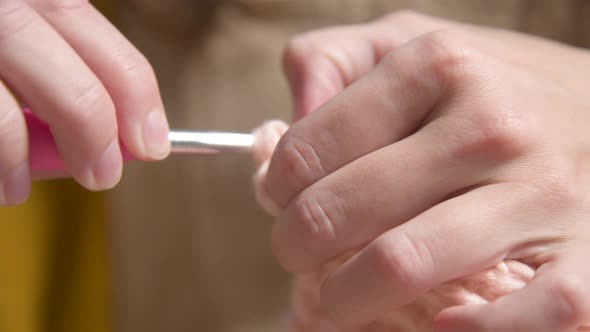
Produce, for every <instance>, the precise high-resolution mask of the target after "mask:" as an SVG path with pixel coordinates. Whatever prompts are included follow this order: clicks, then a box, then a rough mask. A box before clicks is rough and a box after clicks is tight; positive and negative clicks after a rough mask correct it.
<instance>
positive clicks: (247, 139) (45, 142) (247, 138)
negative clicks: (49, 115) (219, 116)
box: [23, 110, 254, 172]
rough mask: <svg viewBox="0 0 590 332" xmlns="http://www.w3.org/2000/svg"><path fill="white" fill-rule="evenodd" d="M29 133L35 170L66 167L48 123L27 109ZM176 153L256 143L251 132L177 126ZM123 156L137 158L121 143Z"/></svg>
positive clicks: (246, 148)
mask: <svg viewBox="0 0 590 332" xmlns="http://www.w3.org/2000/svg"><path fill="white" fill-rule="evenodd" d="M23 112H24V115H25V120H26V122H27V129H28V134H29V159H30V166H31V169H32V170H33V171H42V172H56V171H57V172H59V171H63V170H64V169H65V166H64V164H63V162H62V160H61V157H60V155H59V153H58V151H57V147H56V145H55V143H54V141H53V136H52V134H51V131H50V129H49V127H48V126H47V124H46V123H44V122H43V121H41V120H39V119H38V118H37V117H35V116H34V115H33V114H32V113H31V112H30V111H28V110H24V111H23ZM169 139H170V141H171V145H172V153H175V154H195V155H216V154H225V153H250V152H252V145H253V144H254V136H253V135H251V134H238V133H230V132H207V131H187V130H173V131H171V132H170V134H169ZM121 153H122V156H123V160H125V161H130V160H133V159H135V158H134V157H133V155H131V154H130V153H129V152H128V151H127V149H126V148H125V147H124V146H121Z"/></svg>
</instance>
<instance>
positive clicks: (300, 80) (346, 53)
mask: <svg viewBox="0 0 590 332" xmlns="http://www.w3.org/2000/svg"><path fill="white" fill-rule="evenodd" d="M448 25H449V24H448V23H447V22H444V21H442V20H436V19H434V18H431V17H428V16H424V15H420V14H417V13H414V12H411V11H399V12H396V13H394V14H390V15H387V16H385V17H383V18H381V19H379V20H377V21H375V22H372V23H368V24H358V25H348V26H341V27H332V28H327V29H322V30H318V31H314V32H308V33H305V34H302V35H299V36H296V37H294V38H293V39H292V40H290V41H289V43H288V44H287V47H286V48H285V52H284V56H283V67H284V71H285V74H286V75H287V79H288V80H289V83H290V87H291V90H292V95H293V97H294V102H295V118H296V119H297V120H298V119H300V118H302V117H303V116H306V115H307V114H309V113H311V112H312V111H314V110H315V109H317V108H318V107H320V106H321V105H322V104H324V103H325V102H326V101H328V100H329V99H331V98H332V97H334V96H336V95H337V94H338V93H339V92H341V91H342V90H343V89H344V88H345V87H347V86H349V85H350V84H352V83H353V82H355V81H357V80H358V79H359V78H361V77H362V76H364V75H365V74H367V73H368V72H370V71H371V70H372V69H373V67H374V66H375V65H376V64H377V62H379V61H380V59H381V58H382V57H383V56H384V55H385V54H387V53H389V52H390V51H392V50H393V49H395V48H396V47H398V46H400V45H402V44H404V43H406V42H407V41H409V40H411V39H413V38H415V37H417V36H419V35H421V34H424V33H426V32H430V31H434V30H438V29H441V28H443V27H446V26H448Z"/></svg>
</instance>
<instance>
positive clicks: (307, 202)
mask: <svg viewBox="0 0 590 332" xmlns="http://www.w3.org/2000/svg"><path fill="white" fill-rule="evenodd" d="M342 207H343V205H342V204H340V202H339V200H338V198H337V197H336V196H335V195H333V194H328V193H322V194H320V193H303V194H302V195H300V196H299V197H298V198H297V199H296V200H295V202H294V203H293V207H292V213H293V220H294V221H295V223H296V225H297V229H298V233H299V236H300V239H301V241H302V246H303V247H304V248H306V249H307V251H308V252H310V253H316V254H321V253H322V252H323V251H324V248H326V243H329V242H331V241H333V240H334V239H336V238H337V236H338V233H337V227H338V224H339V223H340V222H341V220H342V218H343V217H344V211H343V209H342Z"/></svg>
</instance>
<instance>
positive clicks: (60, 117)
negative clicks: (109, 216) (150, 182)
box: [0, 0, 170, 206]
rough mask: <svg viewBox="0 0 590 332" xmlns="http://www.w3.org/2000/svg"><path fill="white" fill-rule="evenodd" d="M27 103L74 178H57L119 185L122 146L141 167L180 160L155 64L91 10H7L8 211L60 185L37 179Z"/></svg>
mask: <svg viewBox="0 0 590 332" xmlns="http://www.w3.org/2000/svg"><path fill="white" fill-rule="evenodd" d="M7 87H10V90H11V91H12V92H11V91H9V89H8V88H7ZM14 95H16V96H18V97H19V100H18V101H17V100H16V99H15V98H14V97H13V96H14ZM21 103H22V104H25V105H26V106H28V107H30V108H31V110H32V111H33V112H34V113H35V115H36V116H37V117H38V118H40V119H41V120H43V121H44V122H45V123H47V124H48V125H49V127H50V129H51V132H52V136H53V139H54V141H55V144H56V146H57V150H58V151H59V153H60V156H61V159H62V160H63V162H64V164H65V166H66V168H67V170H66V172H65V173H60V174H54V175H55V176H60V177H61V176H71V177H73V178H74V179H75V180H76V181H78V182H79V183H80V184H81V185H83V186H84V187H86V188H87V189H90V190H103V189H108V188H111V187H113V186H114V185H115V184H116V183H117V182H118V181H119V179H120V176H121V171H122V156H121V147H120V146H121V145H124V146H125V147H126V148H127V149H128V150H129V152H130V153H131V154H132V155H133V156H134V157H135V158H137V159H141V160H159V159H163V158H165V157H166V156H167V155H168V153H169V151H170V142H169V141H168V123H167V120H166V116H165V114H164V107H163V105H162V100H161V98H160V93H159V89H158V84H157V82H156V78H155V75H154V72H153V70H152V68H151V66H150V64H149V63H148V61H147V60H146V58H145V57H144V56H143V55H142V54H141V53H140V52H139V51H138V50H137V49H135V47H133V46H132V45H131V44H130V43H129V41H127V40H126V39H125V38H124V37H123V35H122V34H121V33H120V32H119V31H117V29H116V28H115V27H114V26H112V25H111V24H110V22H108V20H106V19H105V18H104V17H103V16H102V15H101V14H100V13H99V12H98V11H97V10H96V9H95V8H94V7H93V6H92V5H91V4H90V3H89V2H88V1H87V0H68V1H56V0H26V1H24V0H3V1H0V206H2V205H16V204H20V203H22V202H23V201H24V200H26V198H27V196H28V194H29V188H30V183H31V179H37V178H40V177H43V178H47V177H51V176H54V175H52V174H46V173H44V174H37V173H34V172H32V171H31V168H30V165H29V144H28V143H29V142H28V133H27V128H26V124H25V120H24V117H23V113H22V110H21V106H22V105H21Z"/></svg>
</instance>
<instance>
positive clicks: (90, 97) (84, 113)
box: [64, 80, 115, 126]
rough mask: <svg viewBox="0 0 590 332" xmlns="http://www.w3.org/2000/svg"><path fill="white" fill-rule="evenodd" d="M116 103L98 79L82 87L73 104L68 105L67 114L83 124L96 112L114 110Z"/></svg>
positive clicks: (79, 123)
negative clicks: (114, 103)
mask: <svg viewBox="0 0 590 332" xmlns="http://www.w3.org/2000/svg"><path fill="white" fill-rule="evenodd" d="M114 109H115V107H114V105H113V102H112V100H111V97H110V96H109V94H108V93H107V91H106V89H105V88H104V86H103V85H102V84H101V83H100V81H98V80H93V82H91V83H89V84H88V85H86V86H84V87H82V88H80V90H79V91H78V93H77V95H76V96H75V98H74V99H73V101H72V103H71V105H70V106H69V107H67V109H66V111H65V114H64V115H65V116H67V117H68V118H71V119H73V120H74V121H77V122H78V123H77V125H80V126H83V125H85V124H87V123H88V122H89V121H92V120H93V117H94V116H95V115H96V114H100V113H105V112H107V111H108V112H113V113H114Z"/></svg>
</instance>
